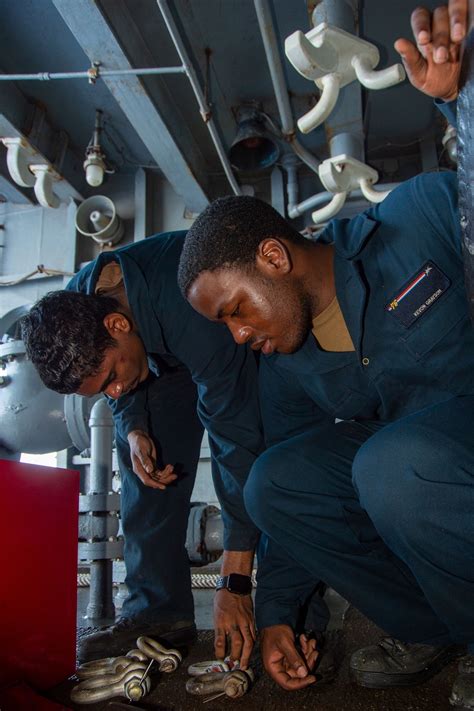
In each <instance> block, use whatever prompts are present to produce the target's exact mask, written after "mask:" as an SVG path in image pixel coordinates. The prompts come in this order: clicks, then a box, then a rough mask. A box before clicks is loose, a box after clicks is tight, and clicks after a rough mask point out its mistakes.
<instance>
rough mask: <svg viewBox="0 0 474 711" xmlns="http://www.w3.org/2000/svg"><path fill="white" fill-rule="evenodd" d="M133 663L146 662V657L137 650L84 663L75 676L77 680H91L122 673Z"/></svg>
mask: <svg viewBox="0 0 474 711" xmlns="http://www.w3.org/2000/svg"><path fill="white" fill-rule="evenodd" d="M134 661H135V662H148V657H147V656H146V654H144V653H143V652H141V651H140V650H139V649H131V650H130V652H127V654H126V655H125V656H121V657H106V658H105V659H96V660H95V661H92V662H85V663H84V664H81V666H80V667H78V669H77V671H76V675H77V676H78V677H79V679H92V678H94V677H97V676H102V675H104V674H117V673H122V672H123V671H124V670H125V669H126V668H127V667H129V666H130V664H132V663H133V662H134Z"/></svg>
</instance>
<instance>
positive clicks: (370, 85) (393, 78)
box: [352, 55, 406, 89]
mask: <svg viewBox="0 0 474 711" xmlns="http://www.w3.org/2000/svg"><path fill="white" fill-rule="evenodd" d="M352 66H353V67H354V71H355V73H356V76H357V79H358V80H359V81H360V83H361V84H362V85H363V86H365V87H366V88H367V89H386V88H388V87H389V86H394V85H395V84H399V83H400V82H401V81H403V80H404V79H405V76H406V74H405V70H404V68H403V66H402V65H401V64H394V65H393V66H391V67H387V69H381V70H380V71H375V70H374V69H372V65H371V63H370V61H369V59H368V58H367V57H359V56H357V55H355V56H354V57H353V58H352Z"/></svg>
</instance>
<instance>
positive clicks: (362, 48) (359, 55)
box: [285, 22, 405, 133]
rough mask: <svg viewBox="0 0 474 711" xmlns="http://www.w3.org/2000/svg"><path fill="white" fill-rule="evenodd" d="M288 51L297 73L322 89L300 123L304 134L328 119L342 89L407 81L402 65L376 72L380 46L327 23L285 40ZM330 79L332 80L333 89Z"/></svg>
mask: <svg viewBox="0 0 474 711" xmlns="http://www.w3.org/2000/svg"><path fill="white" fill-rule="evenodd" d="M285 52H286V56H287V57H288V59H289V61H290V62H291V63H292V64H293V66H294V68H295V69H296V71H297V72H299V73H300V74H301V75H302V76H304V77H305V79H309V80H310V81H314V82H315V83H316V86H318V87H319V88H320V89H321V90H322V96H321V98H320V99H319V101H318V103H317V104H316V106H314V107H313V108H312V109H311V111H310V112H308V113H307V114H305V115H304V116H302V117H301V118H300V120H299V121H298V127H299V128H300V130H301V131H303V133H308V132H309V131H311V130H312V129H313V128H316V127H317V126H319V125H320V124H321V123H322V122H323V121H324V120H325V119H326V118H327V116H328V115H329V114H330V113H331V111H332V109H333V108H334V105H335V103H336V100H337V96H338V92H339V90H340V89H342V88H343V87H344V86H347V85H348V84H350V83H351V82H353V81H355V80H356V79H359V81H360V82H361V83H362V84H363V85H364V86H365V87H366V88H368V89H383V88H386V87H389V86H393V85H394V84H398V83H399V82H400V81H403V79H404V78H405V70H404V69H403V67H402V65H401V64H396V65H394V66H392V67H389V68H388V69H384V70H382V71H374V67H376V66H377V64H378V62H379V60H380V54H379V51H378V49H377V47H376V46H375V45H373V44H371V43H370V42H367V41H366V40H363V39H361V38H360V37H357V36H355V35H352V34H350V33H349V32H345V31H344V30H340V29H339V28H338V27H333V26H332V25H328V24H327V23H326V22H321V23H320V24H319V25H317V26H316V27H314V28H313V29H312V30H310V31H309V32H307V33H306V34H303V33H302V32H300V31H299V30H298V31H297V32H293V34H292V35H290V36H289V37H287V39H286V40H285ZM327 77H332V79H331V80H330V81H329V86H328V80H327ZM321 102H322V105H321V106H319V104H320V103H321Z"/></svg>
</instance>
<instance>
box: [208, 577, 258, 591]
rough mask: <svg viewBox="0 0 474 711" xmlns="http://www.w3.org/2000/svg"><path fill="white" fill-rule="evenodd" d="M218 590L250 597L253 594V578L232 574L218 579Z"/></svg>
mask: <svg viewBox="0 0 474 711" xmlns="http://www.w3.org/2000/svg"><path fill="white" fill-rule="evenodd" d="M216 590H228V591H229V592H231V593H235V594H236V595H250V593H251V592H252V578H251V577H250V575H240V573H230V575H223V576H222V577H220V578H217V583H216Z"/></svg>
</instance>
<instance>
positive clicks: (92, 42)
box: [53, 0, 209, 212]
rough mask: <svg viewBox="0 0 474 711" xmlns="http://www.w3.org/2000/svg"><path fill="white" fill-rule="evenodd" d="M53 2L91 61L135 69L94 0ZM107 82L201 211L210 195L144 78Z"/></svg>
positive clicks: (182, 193) (177, 184) (156, 156)
mask: <svg viewBox="0 0 474 711" xmlns="http://www.w3.org/2000/svg"><path fill="white" fill-rule="evenodd" d="M53 3H54V5H55V7H56V9H57V10H58V12H59V13H60V15H61V17H62V18H63V20H64V22H65V23H66V25H67V26H68V27H69V29H70V30H71V32H72V34H73V35H74V37H75V38H76V40H77V41H78V42H79V44H80V45H81V47H82V49H83V50H84V52H85V54H86V55H87V56H88V58H89V59H90V61H91V62H94V61H100V62H101V67H103V69H132V68H133V67H132V65H131V63H130V61H129V59H128V57H127V56H126V54H125V53H124V51H123V49H122V48H121V46H120V44H119V42H118V41H117V39H116V37H115V35H114V34H113V31H112V29H111V27H110V25H109V24H108V22H107V20H106V19H105V17H104V16H103V15H102V13H101V12H100V10H99V8H98V6H97V4H96V2H95V1H94V0H53ZM103 81H104V83H105V84H106V86H107V87H108V89H109V91H110V92H111V94H112V95H113V97H114V98H115V100H116V101H117V103H118V104H119V106H120V108H121V109H122V111H123V112H124V114H125V116H126V117H127V118H128V120H129V121H130V123H131V125H132V126H133V128H134V129H135V131H136V133H137V134H138V136H139V137H140V139H141V140H142V142H143V143H144V145H145V146H146V148H147V149H148V151H149V152H150V154H151V156H152V157H153V159H154V160H155V161H156V163H157V164H158V165H159V167H160V169H161V170H162V171H163V173H164V175H165V176H166V178H167V180H168V181H169V182H170V183H171V185H172V186H173V189H174V190H175V192H176V193H178V195H180V196H181V197H182V199H183V200H184V202H185V204H186V207H188V208H189V209H190V210H191V211H192V212H201V211H202V210H203V209H204V208H205V207H206V205H207V204H208V203H209V198H208V196H207V195H206V193H205V191H204V189H203V187H202V186H201V184H200V183H199V181H198V180H197V178H196V176H195V175H194V174H193V171H192V169H191V167H190V165H189V163H188V161H187V160H186V157H185V155H184V153H183V151H182V150H181V148H180V147H179V146H178V144H177V143H176V141H175V140H174V138H173V136H172V135H171V133H170V131H169V130H168V127H167V126H166V124H165V122H164V120H163V118H162V116H161V114H160V113H159V111H158V109H157V107H156V106H155V104H154V103H153V101H152V99H151V97H150V96H149V94H147V92H146V91H145V88H144V86H143V84H142V82H141V81H140V79H139V78H138V77H137V76H126V77H115V78H112V77H110V78H107V77H104V78H103Z"/></svg>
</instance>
